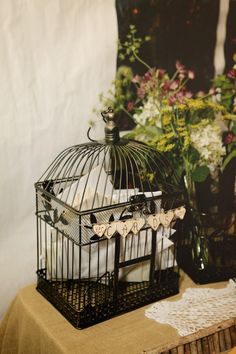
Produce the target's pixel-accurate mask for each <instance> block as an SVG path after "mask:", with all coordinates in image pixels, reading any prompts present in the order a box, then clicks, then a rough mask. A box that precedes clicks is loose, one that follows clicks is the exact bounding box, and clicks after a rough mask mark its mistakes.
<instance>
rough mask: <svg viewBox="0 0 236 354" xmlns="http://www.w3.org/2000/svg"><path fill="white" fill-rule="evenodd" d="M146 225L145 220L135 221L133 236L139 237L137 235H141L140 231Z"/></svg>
mask: <svg viewBox="0 0 236 354" xmlns="http://www.w3.org/2000/svg"><path fill="white" fill-rule="evenodd" d="M144 224H145V219H144V218H137V219H133V226H132V228H131V231H132V232H133V234H134V235H137V233H139V231H140V230H141V228H142V227H143V226H144Z"/></svg>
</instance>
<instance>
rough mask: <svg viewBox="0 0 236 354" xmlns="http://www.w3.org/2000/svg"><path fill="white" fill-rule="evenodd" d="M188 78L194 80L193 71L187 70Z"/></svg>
mask: <svg viewBox="0 0 236 354" xmlns="http://www.w3.org/2000/svg"><path fill="white" fill-rule="evenodd" d="M188 78H189V79H190V80H193V79H194V78H195V73H194V71H193V70H188Z"/></svg>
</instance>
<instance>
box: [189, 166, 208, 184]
mask: <svg viewBox="0 0 236 354" xmlns="http://www.w3.org/2000/svg"><path fill="white" fill-rule="evenodd" d="M209 172H210V171H209V168H208V167H207V166H197V167H196V168H195V169H194V170H193V172H192V179H193V181H194V182H204V181H205V180H206V178H207V177H208V176H209Z"/></svg>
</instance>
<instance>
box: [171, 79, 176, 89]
mask: <svg viewBox="0 0 236 354" xmlns="http://www.w3.org/2000/svg"><path fill="white" fill-rule="evenodd" d="M177 87H178V82H177V81H176V80H174V81H172V82H170V89H171V90H176V89H177Z"/></svg>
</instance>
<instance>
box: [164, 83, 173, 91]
mask: <svg viewBox="0 0 236 354" xmlns="http://www.w3.org/2000/svg"><path fill="white" fill-rule="evenodd" d="M170 85H171V81H166V82H164V84H163V86H162V87H163V90H164V91H170Z"/></svg>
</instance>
